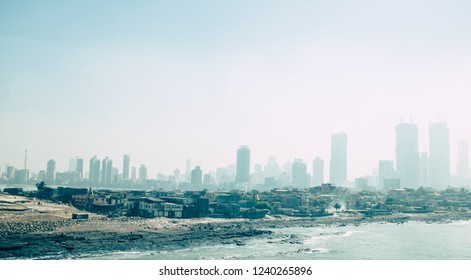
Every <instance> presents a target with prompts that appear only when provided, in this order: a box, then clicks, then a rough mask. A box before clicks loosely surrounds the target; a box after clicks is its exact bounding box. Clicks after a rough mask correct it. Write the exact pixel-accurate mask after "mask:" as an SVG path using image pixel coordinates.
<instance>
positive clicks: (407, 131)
mask: <svg viewBox="0 0 471 280" xmlns="http://www.w3.org/2000/svg"><path fill="white" fill-rule="evenodd" d="M418 146H419V130H418V128H417V126H416V125H415V124H408V123H400V124H398V125H396V171H397V173H398V175H399V179H400V182H401V187H407V188H411V187H418V185H419V150H418Z"/></svg>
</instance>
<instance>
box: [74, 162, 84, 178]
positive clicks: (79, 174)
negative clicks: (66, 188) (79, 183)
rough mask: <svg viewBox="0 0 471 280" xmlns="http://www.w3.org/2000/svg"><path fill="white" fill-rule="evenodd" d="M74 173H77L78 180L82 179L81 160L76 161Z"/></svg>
mask: <svg viewBox="0 0 471 280" xmlns="http://www.w3.org/2000/svg"><path fill="white" fill-rule="evenodd" d="M75 171H76V172H77V173H78V176H79V179H80V180H81V179H82V178H83V158H78V157H77V159H76V169H75Z"/></svg>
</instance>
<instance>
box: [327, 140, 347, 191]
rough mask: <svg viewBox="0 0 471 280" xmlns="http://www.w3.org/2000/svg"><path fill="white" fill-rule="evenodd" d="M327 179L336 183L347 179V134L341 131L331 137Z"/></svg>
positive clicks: (342, 182) (341, 182)
mask: <svg viewBox="0 0 471 280" xmlns="http://www.w3.org/2000/svg"><path fill="white" fill-rule="evenodd" d="M329 179H330V183H333V184H337V185H339V184H344V183H345V182H346V181H347V135H346V134H345V133H343V132H341V133H336V134H332V137H331V144H330V178H329Z"/></svg>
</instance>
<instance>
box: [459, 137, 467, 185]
mask: <svg viewBox="0 0 471 280" xmlns="http://www.w3.org/2000/svg"><path fill="white" fill-rule="evenodd" d="M456 175H457V176H458V178H468V177H469V152H468V142H466V141H460V142H458V164H457V166H456Z"/></svg>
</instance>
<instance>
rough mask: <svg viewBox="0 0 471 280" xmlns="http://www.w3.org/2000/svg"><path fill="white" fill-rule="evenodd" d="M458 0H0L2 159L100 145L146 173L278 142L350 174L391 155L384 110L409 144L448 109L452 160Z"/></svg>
mask: <svg viewBox="0 0 471 280" xmlns="http://www.w3.org/2000/svg"><path fill="white" fill-rule="evenodd" d="M470 15H471V2H470V1H466V0H463V1H449V0H447V1H445V0H443V1H428V0H427V1H327V0H326V1H287V0H285V1H272V0H270V1H267V0H264V1H254V0H250V1H239V0H238V1H216V0H215V1H202V0H199V1H154V0H152V1H117V0H113V1H100V0H98V1H96V0H94V1H91V0H89V1H64V0H56V1H36V0H31V1H22V0H0V165H1V166H2V169H3V167H4V166H5V164H6V163H9V164H11V165H14V166H16V167H18V168H21V167H22V162H23V157H24V149H25V148H27V149H28V154H29V161H28V167H29V168H30V169H32V170H33V171H38V170H40V169H46V162H47V160H49V159H51V158H52V159H55V160H56V162H57V169H59V170H63V169H67V168H68V161H69V159H70V158H72V157H75V156H79V157H82V158H84V159H85V162H86V164H85V165H86V167H85V168H86V169H88V160H89V159H90V157H91V156H93V155H95V154H96V155H97V156H98V157H99V158H100V159H101V158H103V157H105V156H109V157H111V158H112V159H113V160H114V165H118V167H119V169H120V170H121V168H122V155H123V154H130V155H131V165H132V166H138V165H139V164H141V163H144V164H146V165H147V166H148V168H149V175H150V176H151V177H154V176H155V174H156V173H157V172H162V173H167V174H168V173H170V172H172V171H173V169H174V168H179V169H181V170H184V169H185V159H186V158H191V159H192V161H193V162H198V163H200V164H201V166H202V169H203V171H204V172H206V171H208V170H213V169H215V168H216V167H218V166H225V165H227V164H234V163H235V160H236V149H237V147H238V146H239V145H242V144H246V145H249V146H250V148H251V154H252V163H253V164H255V163H262V164H263V165H264V164H265V163H266V162H267V159H268V156H269V155H275V156H276V157H277V160H278V163H279V164H280V165H281V164H282V163H284V162H285V161H288V160H290V161H291V160H293V158H294V157H298V158H302V159H304V161H307V162H308V170H309V172H310V170H311V168H312V167H311V166H312V160H313V159H314V158H315V157H316V156H320V157H322V158H323V159H324V160H325V162H326V176H327V177H326V178H328V160H329V157H330V136H331V134H332V133H335V132H339V131H344V132H346V133H347V135H348V161H349V163H348V177H349V178H354V177H356V176H362V175H365V174H369V173H371V170H372V168H374V167H376V166H377V162H378V160H380V159H394V149H395V146H394V145H395V144H394V137H395V134H394V126H395V125H396V124H397V123H398V122H400V120H401V119H402V120H404V121H409V120H410V119H412V120H413V122H414V123H416V124H417V125H418V126H419V130H420V147H421V150H428V144H427V143H428V124H429V122H433V121H438V120H445V121H447V122H448V126H449V128H450V135H451V139H450V140H451V141H450V143H451V154H452V173H454V172H455V166H456V164H455V158H456V149H457V147H456V144H457V142H458V140H460V139H465V140H471V124H470V120H471V111H470V104H471V103H470V102H469V100H471V98H469V97H468V96H470V94H471V16H470Z"/></svg>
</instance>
